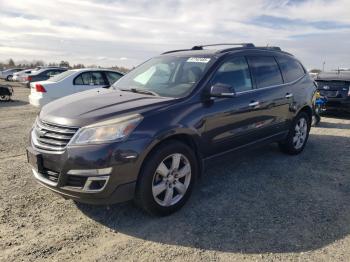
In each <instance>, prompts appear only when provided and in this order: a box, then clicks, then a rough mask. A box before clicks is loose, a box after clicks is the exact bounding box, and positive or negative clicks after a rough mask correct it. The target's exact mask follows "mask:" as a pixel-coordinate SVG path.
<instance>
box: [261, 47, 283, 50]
mask: <svg viewBox="0 0 350 262" xmlns="http://www.w3.org/2000/svg"><path fill="white" fill-rule="evenodd" d="M261 48H266V49H272V50H276V51H282V49H281V48H280V47H279V46H262V47H261Z"/></svg>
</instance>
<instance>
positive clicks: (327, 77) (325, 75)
mask: <svg viewBox="0 0 350 262" xmlns="http://www.w3.org/2000/svg"><path fill="white" fill-rule="evenodd" d="M315 80H316V81H350V72H349V71H340V72H339V73H338V72H322V73H319V74H318V76H317V78H316V79H315Z"/></svg>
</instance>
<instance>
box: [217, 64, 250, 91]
mask: <svg viewBox="0 0 350 262" xmlns="http://www.w3.org/2000/svg"><path fill="white" fill-rule="evenodd" d="M217 83H220V84H226V85H230V86H232V87H233V88H234V89H235V91H236V92H242V91H247V90H250V89H252V81H251V78H250V72H249V67H248V64H247V61H246V60H245V58H244V57H236V58H233V59H231V60H228V61H226V62H224V63H223V64H222V65H221V66H220V67H219V69H218V71H217V72H216V73H215V75H214V78H213V81H212V84H213V85H214V84H217Z"/></svg>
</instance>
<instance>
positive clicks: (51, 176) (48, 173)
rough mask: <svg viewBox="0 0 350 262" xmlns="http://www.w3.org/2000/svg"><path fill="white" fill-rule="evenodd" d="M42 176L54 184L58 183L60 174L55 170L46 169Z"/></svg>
mask: <svg viewBox="0 0 350 262" xmlns="http://www.w3.org/2000/svg"><path fill="white" fill-rule="evenodd" d="M41 175H42V176H44V177H45V178H46V179H48V180H50V181H52V182H55V183H57V182H58V176H59V173H57V172H55V171H53V170H49V169H45V170H44V171H43V172H41Z"/></svg>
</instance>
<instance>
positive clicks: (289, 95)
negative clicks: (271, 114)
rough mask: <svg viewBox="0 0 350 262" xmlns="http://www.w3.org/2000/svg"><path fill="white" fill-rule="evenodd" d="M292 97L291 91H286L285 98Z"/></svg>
mask: <svg viewBox="0 0 350 262" xmlns="http://www.w3.org/2000/svg"><path fill="white" fill-rule="evenodd" d="M292 97H293V94H292V93H287V94H286V96H285V98H292Z"/></svg>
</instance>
